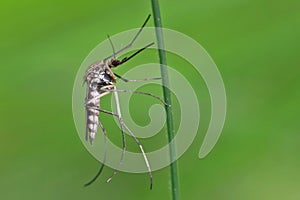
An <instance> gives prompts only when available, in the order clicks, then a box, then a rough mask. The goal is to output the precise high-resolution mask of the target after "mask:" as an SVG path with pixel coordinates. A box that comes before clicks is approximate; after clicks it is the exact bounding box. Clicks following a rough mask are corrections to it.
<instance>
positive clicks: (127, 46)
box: [105, 14, 151, 60]
mask: <svg viewBox="0 0 300 200" xmlns="http://www.w3.org/2000/svg"><path fill="white" fill-rule="evenodd" d="M150 17H151V15H150V14H149V15H148V17H147V18H146V20H145V22H144V23H143V25H142V26H141V28H140V29H139V31H138V32H137V34H136V35H135V36H134V38H133V39H132V40H131V42H130V43H129V44H128V45H126V46H125V47H123V48H122V49H120V50H118V51H117V52H115V53H114V54H112V55H110V56H109V57H107V58H105V60H107V59H109V58H111V57H112V56H117V55H118V54H120V53H121V52H123V51H124V50H126V49H128V48H130V47H131V46H132V45H133V43H134V42H135V40H136V39H137V37H138V36H139V35H140V33H141V32H142V30H143V28H144V27H145V26H146V24H147V22H148V21H149V19H150Z"/></svg>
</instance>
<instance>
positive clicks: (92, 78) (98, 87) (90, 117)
mask: <svg viewBox="0 0 300 200" xmlns="http://www.w3.org/2000/svg"><path fill="white" fill-rule="evenodd" d="M149 19H150V15H148V17H147V18H146V20H145V22H144V23H143V25H142V26H141V28H140V29H139V31H138V32H137V34H136V35H135V36H134V38H133V39H132V41H131V42H130V43H129V44H128V45H126V46H125V47H123V48H122V49H120V50H118V51H115V49H114V46H113V43H112V41H111V39H110V37H109V36H108V39H109V41H110V44H111V46H112V50H113V54H112V55H111V56H109V57H107V58H105V59H104V60H101V61H97V62H95V63H93V64H92V65H90V66H89V67H88V69H87V70H86V73H85V76H84V83H86V84H87V89H86V98H85V110H86V137H85V138H86V140H87V141H89V142H90V143H91V144H93V141H94V139H95V136H96V133H97V131H98V126H99V127H100V128H101V130H102V132H103V136H104V158H103V163H102V165H101V167H100V169H99V171H98V173H97V174H96V176H95V177H94V178H93V179H92V180H91V181H89V182H88V183H86V184H85V186H88V185H90V184H92V183H93V182H94V181H95V180H96V179H97V178H98V177H99V175H100V174H101V172H102V170H103V168H104V165H105V160H106V140H107V133H106V129H105V128H104V126H103V124H102V123H101V121H100V120H99V114H100V113H101V112H102V113H106V114H109V115H112V116H114V117H117V118H118V122H119V124H120V128H121V133H122V143H123V150H122V155H121V158H120V162H119V165H118V167H117V168H116V169H115V170H114V172H113V174H112V175H111V176H110V178H108V179H107V182H110V181H111V180H112V178H113V176H114V175H116V174H117V172H118V170H119V168H120V165H121V164H122V162H123V159H124V154H125V151H126V141H125V134H124V129H125V130H126V131H127V132H128V133H129V134H130V136H131V137H132V138H133V139H134V140H135V142H136V143H137V145H138V146H139V148H140V151H141V152H142V155H143V158H144V161H145V164H146V167H147V170H148V173H149V176H150V189H152V171H151V168H150V164H149V161H148V158H147V156H146V154H145V151H144V149H143V146H142V144H141V143H140V141H139V140H138V138H137V137H136V136H135V135H134V134H133V132H132V131H131V130H130V129H129V128H128V127H127V126H126V124H125V123H124V122H123V119H122V116H121V112H120V104H119V97H118V93H119V92H131V93H134V94H143V95H148V96H151V97H154V98H156V99H158V100H159V101H161V102H162V103H163V104H165V105H166V106H167V104H166V103H165V102H164V101H163V100H162V99H161V98H159V97H157V96H155V95H153V94H150V93H147V92H137V91H130V90H118V89H117V88H116V86H115V84H114V83H115V82H116V80H117V78H119V79H120V80H122V81H124V82H136V81H147V80H159V79H161V78H145V79H138V80H128V79H125V78H123V77H122V76H120V75H118V74H116V73H114V72H113V71H112V68H115V67H117V66H120V65H122V64H123V63H125V62H127V61H128V60H130V59H131V58H133V57H134V56H136V55H137V54H139V53H140V52H142V51H143V50H145V49H147V48H148V47H150V46H151V45H153V44H154V42H152V43H150V44H148V45H146V46H145V47H143V48H141V49H139V50H138V51H136V52H135V53H133V54H132V55H130V56H129V57H125V58H123V59H121V60H119V59H118V58H117V55H119V54H120V53H121V52H123V51H124V50H126V49H128V48H130V47H131V46H132V45H133V43H134V41H135V40H136V39H137V38H138V36H139V35H140V33H141V32H142V30H143V28H144V27H145V25H146V24H147V22H148V20H149ZM110 93H112V94H113V95H114V98H115V102H116V106H117V112H116V113H113V112H111V111H107V110H103V109H101V107H100V105H101V101H100V99H101V97H103V96H105V95H107V94H110Z"/></svg>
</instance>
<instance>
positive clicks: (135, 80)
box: [114, 73, 161, 83]
mask: <svg viewBox="0 0 300 200" xmlns="http://www.w3.org/2000/svg"><path fill="white" fill-rule="evenodd" d="M114 75H115V76H116V77H118V78H119V79H121V80H122V81H124V82H126V83H128V82H141V81H153V80H161V78H143V79H133V80H130V79H126V78H123V77H122V76H120V75H118V74H116V73H114Z"/></svg>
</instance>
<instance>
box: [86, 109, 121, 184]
mask: <svg viewBox="0 0 300 200" xmlns="http://www.w3.org/2000/svg"><path fill="white" fill-rule="evenodd" d="M92 109H95V110H98V111H99V112H103V113H106V114H109V115H113V116H115V117H117V118H118V120H119V124H120V126H121V131H122V143H123V149H122V154H121V159H120V162H119V165H118V166H117V168H116V169H115V170H114V172H113V174H112V175H111V176H110V177H109V178H108V179H107V181H106V182H107V183H108V182H110V181H111V180H112V178H113V177H114V176H115V175H116V174H117V173H118V171H119V169H120V167H121V165H122V163H123V161H124V156H125V152H126V140H125V133H124V129H123V124H124V122H123V120H122V118H121V116H120V115H119V114H115V113H113V112H110V111H107V110H102V109H99V108H93V107H92Z"/></svg>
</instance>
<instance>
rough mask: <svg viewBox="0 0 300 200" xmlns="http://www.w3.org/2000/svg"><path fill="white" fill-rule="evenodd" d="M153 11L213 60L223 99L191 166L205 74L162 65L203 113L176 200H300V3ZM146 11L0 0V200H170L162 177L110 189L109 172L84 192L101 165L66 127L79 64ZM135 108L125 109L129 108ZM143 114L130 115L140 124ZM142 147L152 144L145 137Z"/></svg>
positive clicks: (128, 177)
mask: <svg viewBox="0 0 300 200" xmlns="http://www.w3.org/2000/svg"><path fill="white" fill-rule="evenodd" d="M160 3H161V12H162V17H163V25H164V27H166V28H171V29H174V30H177V31H180V32H183V33H185V34H186V35H188V36H190V37H192V38H194V39H195V40H196V41H198V42H199V43H200V44H202V46H204V47H205V48H206V50H207V51H208V52H209V54H210V55H211V56H212V58H213V59H214V61H215V62H216V64H217V65H218V67H219V70H220V72H221V74H222V77H223V79H224V83H225V87H226V92H227V98H228V113H227V118H226V124H225V127H224V130H223V133H222V135H221V138H220V140H219V142H218V143H217V145H216V147H215V148H214V150H213V151H212V152H211V154H210V155H209V156H208V157H206V158H205V159H203V160H199V159H198V151H199V147H200V144H201V142H202V139H203V136H204V133H205V130H206V128H207V124H208V120H209V114H210V112H209V106H210V103H209V96H208V94H207V91H206V88H205V84H204V82H203V81H202V79H201V77H199V76H198V75H195V73H194V71H193V70H191V69H190V68H189V65H188V64H185V62H184V61H177V60H178V58H176V57H174V56H173V57H172V55H171V56H170V58H169V64H170V65H171V66H172V64H176V66H177V67H176V68H177V69H179V70H182V71H183V73H185V74H186V76H187V77H188V78H189V79H190V81H191V83H192V84H193V86H194V88H195V89H197V91H198V92H197V95H198V97H199V99H201V100H200V104H201V109H202V110H203V112H202V113H201V114H202V116H203V126H202V125H201V127H200V130H199V134H198V136H197V138H196V140H195V141H194V142H193V144H192V146H191V147H190V148H189V150H188V151H187V152H186V153H185V154H184V155H183V157H181V158H180V159H179V161H178V166H179V178H180V196H181V198H182V199H206V200H208V199H211V200H216V199H218V200H225V199H228V200H232V199H243V200H245V199H249V200H253V199H272V200H275V199H288V200H297V199H300V191H299V188H300V170H299V169H300V159H299V151H300V134H299V129H300V126H299V119H300V118H299V117H300V116H299V102H300V91H299V86H300V79H299V77H300V68H299V66H300V65H299V64H300V59H299V52H300V40H299V35H300V28H299V27H300V12H299V10H300V2H299V1H296V0H287V1H279V0H275V1H271V0H264V1H260V0H252V1H243V0H236V1H235V0H230V1H221V0H217V1H209V0H204V1H199V0H190V1H186V2H183V1H167V0H163V1H160ZM150 6H151V4H150V1H146V0H135V1H130V0H128V1H122V0H118V1H89V2H83V1H82V2H80V1H68V2H67V1H66V2H62V1H58V0H55V1H34V0H29V1H16V0H13V1H8V0H6V1H1V3H0V20H1V32H0V39H1V42H0V47H1V48H0V57H1V59H0V63H1V68H0V81H1V83H0V92H1V104H0V113H1V115H0V124H1V126H0V158H1V165H0V199H7V200H10V199H74V200H75V199H143V200H146V199H169V198H170V191H169V189H170V184H169V168H165V169H162V170H159V171H156V172H154V188H153V190H152V191H150V190H149V185H148V175H147V174H127V173H119V174H118V175H117V176H116V177H115V178H114V179H113V181H112V182H111V183H109V184H106V183H105V180H106V178H107V177H109V176H110V174H111V173H112V169H110V168H107V167H106V168H105V170H104V172H103V174H102V176H101V177H100V179H99V180H98V181H97V183H96V184H94V185H92V186H91V187H89V188H84V187H83V184H84V183H85V182H86V181H88V180H89V179H90V178H91V177H92V176H93V175H94V173H95V172H96V171H97V167H98V164H99V163H98V161H96V160H95V159H94V158H93V157H92V156H91V155H90V154H89V153H88V152H87V151H86V149H85V148H84V147H83V145H82V143H81V141H80V139H79V137H78V135H77V132H76V130H75V126H74V122H73V118H72V107H71V105H72V87H73V82H74V79H75V76H76V72H77V70H78V68H79V66H80V64H81V62H82V61H83V59H84V58H85V57H86V56H87V54H88V53H89V52H90V51H91V50H92V49H93V48H94V47H95V46H96V45H97V44H98V43H99V42H101V41H103V40H105V39H106V35H107V34H111V35H113V34H116V33H118V32H121V31H125V30H127V29H131V28H136V27H138V26H139V25H140V24H141V22H142V21H143V20H144V19H145V17H146V15H147V14H148V13H151V7H150ZM152 25H153V21H152V20H151V21H150V23H149V24H148V26H152ZM149 52H151V51H149ZM152 54H153V55H157V54H156V52H154V51H153V52H152ZM99 59H102V58H99ZM143 59H146V58H145V54H144V55H141V56H139V57H138V58H137V59H136V60H134V61H132V62H131V63H128V64H126V67H128V68H130V67H132V66H134V64H135V63H138V62H141V63H143ZM181 63H182V64H181ZM119 72H120V73H121V74H122V73H124V72H126V68H125V67H124V68H122V69H120V70H119ZM170 78H172V77H170ZM146 89H147V88H146ZM158 94H159V93H158ZM142 100H143V97H138V98H136V99H135V100H133V101H134V103H135V106H136V108H139V106H140V105H141V102H142ZM146 112H147V111H146V110H143V109H142V110H141V111H140V110H139V109H133V113H136V115H137V116H143V115H145V114H146V115H147V113H146ZM175 115H176V116H177V114H175ZM175 118H176V117H175ZM139 119H140V118H139ZM142 119H143V118H142ZM147 120H148V119H147V118H145V120H144V121H143V120H142V121H140V122H139V123H141V124H143V123H147ZM191 120H192V119H191ZM104 123H105V124H106V126H107V127H113V126H114V124H113V123H111V124H110V120H108V119H104ZM195 123H197V122H195ZM111 137H115V138H118V137H119V136H111ZM161 138H162V140H163V139H166V137H161ZM131 145H132V146H134V143H129V146H131ZM144 145H145V147H146V149H147V148H148V149H152V148H154V147H155V146H153V142H151V140H147V141H145V143H144ZM130 148H132V150H135V148H133V147H129V149H130ZM154 149H155V148H154Z"/></svg>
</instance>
